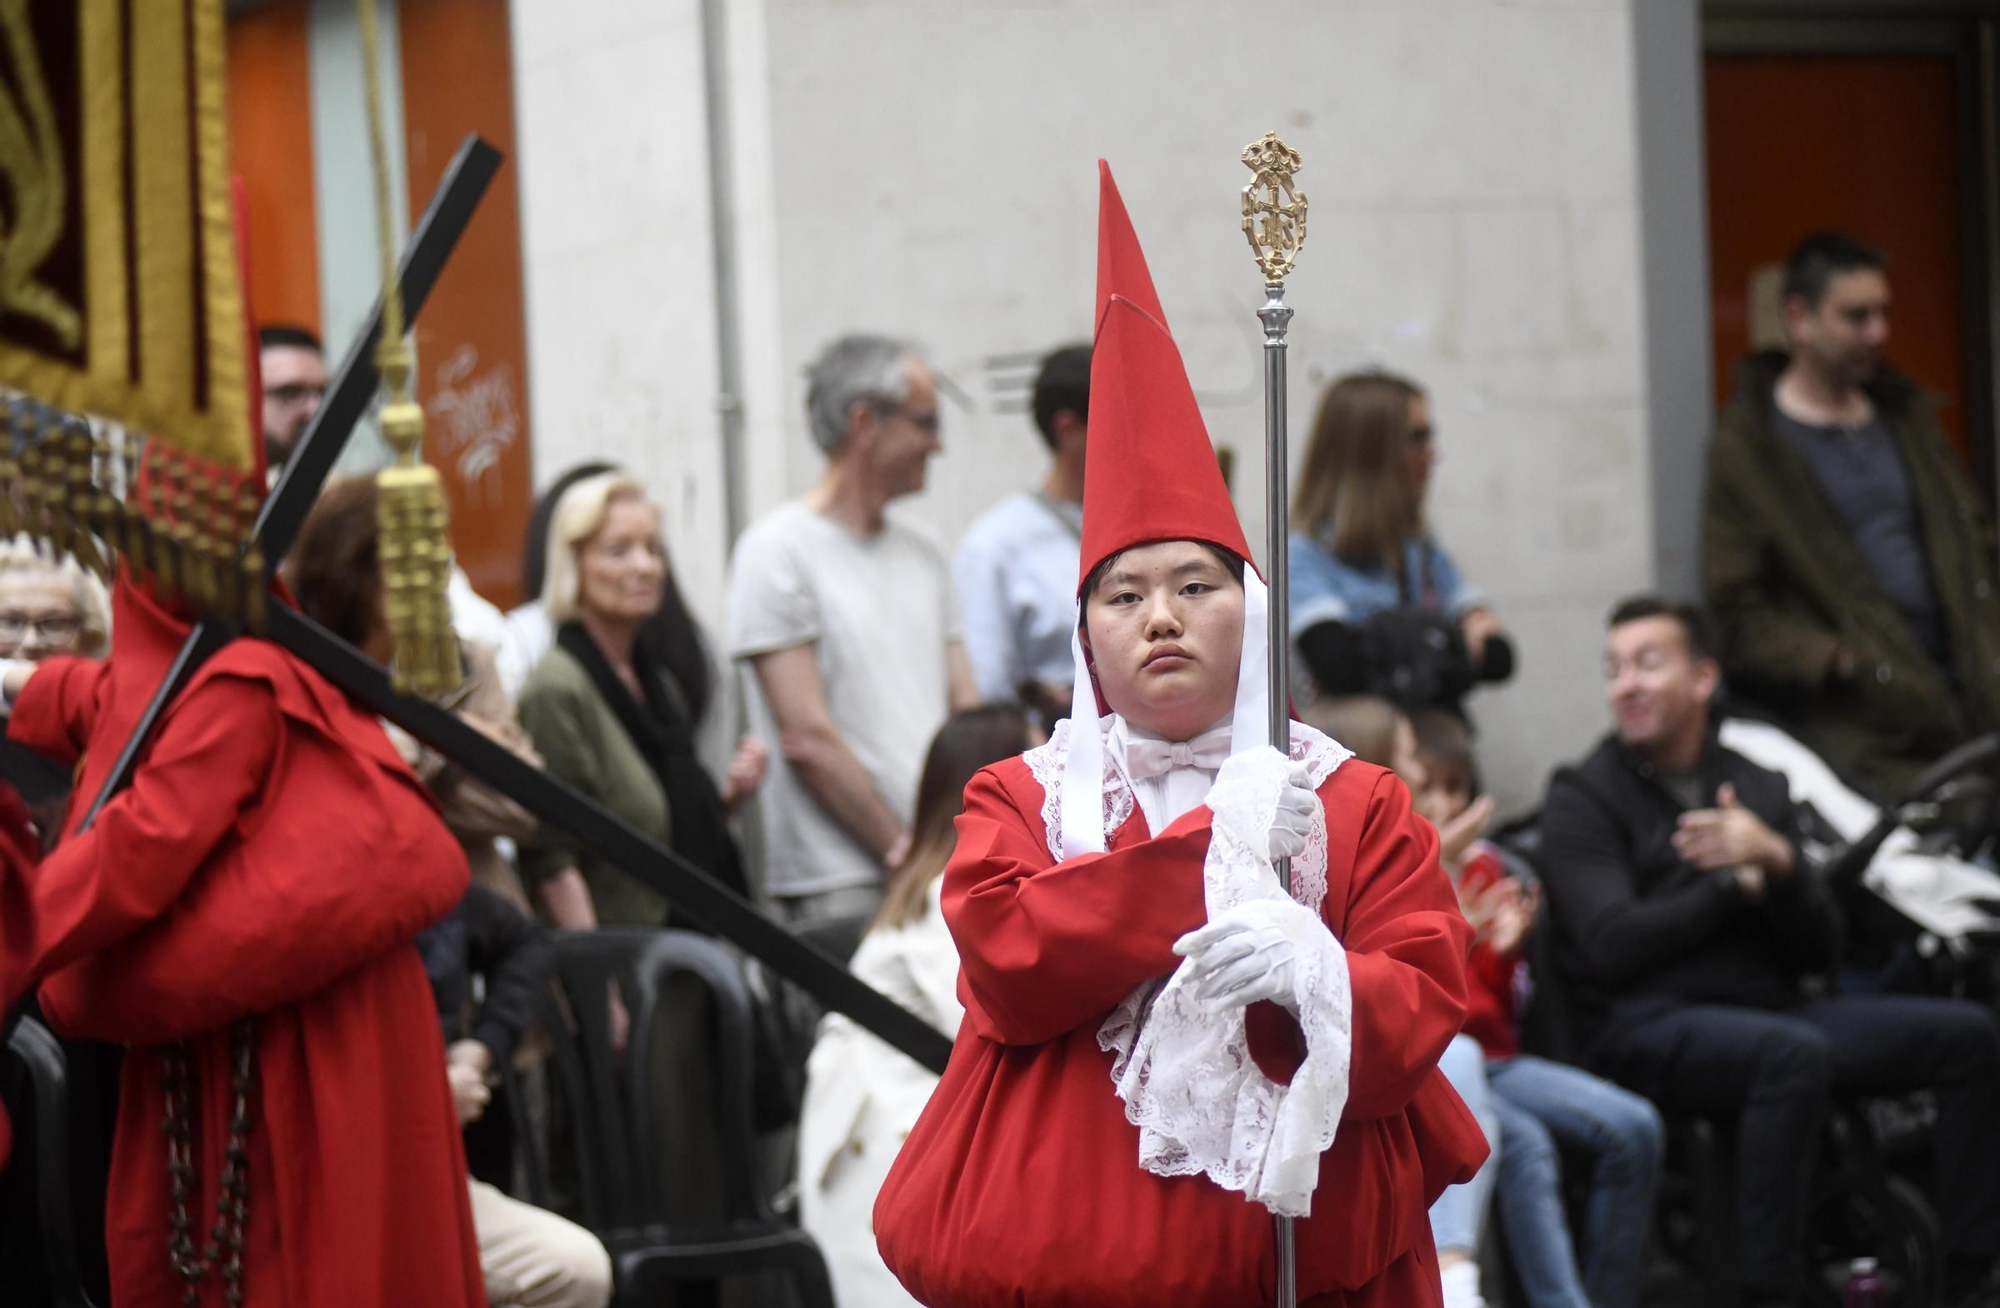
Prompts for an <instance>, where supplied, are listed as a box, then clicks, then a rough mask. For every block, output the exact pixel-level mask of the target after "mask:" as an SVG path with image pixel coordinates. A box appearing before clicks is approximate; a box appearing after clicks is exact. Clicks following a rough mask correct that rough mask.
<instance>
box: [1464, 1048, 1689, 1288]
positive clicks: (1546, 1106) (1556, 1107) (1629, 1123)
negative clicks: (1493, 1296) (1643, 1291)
mask: <svg viewBox="0 0 2000 1308" xmlns="http://www.w3.org/2000/svg"><path fill="white" fill-rule="evenodd" d="M1486 1082H1487V1086H1488V1088H1489V1092H1490V1095H1491V1100H1492V1105H1493V1111H1494V1114H1495V1115H1496V1116H1497V1117H1498V1118H1499V1119H1500V1132H1501V1135H1502V1137H1503V1138H1505V1140H1506V1141H1507V1149H1506V1152H1505V1153H1503V1154H1502V1155H1501V1159H1500V1178H1499V1194H1500V1226H1501V1229H1502V1230H1503V1231H1504V1232H1505V1233H1506V1236H1507V1249H1508V1251H1509V1252H1510V1253H1511V1254H1512V1255H1513V1257H1514V1270H1515V1271H1516V1272H1517V1273H1518V1274H1519V1275H1520V1278H1521V1288H1522V1290H1523V1291H1524V1292H1525V1293H1526V1296H1527V1300H1528V1304H1529V1306H1530V1308H1634V1305H1636V1304H1637V1303H1638V1302H1639V1283H1640V1279H1641V1277H1642V1276H1643V1274H1644V1271H1645V1252H1646V1233H1647V1230H1648V1228H1649V1226H1650V1225H1651V1223H1652V1218H1653V1196H1654V1192H1655V1191H1656V1190H1657V1189H1658V1188H1659V1183H1660V1155H1661V1149H1662V1147H1663V1142H1664V1140H1665V1136H1666V1128H1665V1127H1664V1126H1663V1125H1662V1123H1661V1121H1660V1114H1659V1110H1657V1109H1656V1108H1654V1107H1653V1105H1652V1103H1651V1102H1650V1101H1648V1100H1646V1099H1642V1098H1640V1097H1639V1096H1638V1095H1635V1094H1633V1093H1632V1092H1631V1091H1629V1090H1621V1089H1619V1088H1618V1087H1617V1086H1615V1085H1612V1084H1611V1083H1610V1082H1609V1081H1604V1080H1600V1079H1598V1078H1597V1077H1594V1076H1592V1075H1591V1074H1590V1073H1588V1072H1585V1071H1582V1070H1580V1069H1578V1068H1574V1067H1569V1066H1567V1065H1565V1064H1562V1063H1551V1062H1549V1061H1548V1060H1547V1059H1542V1058H1536V1057H1534V1056H1532V1055H1529V1054H1523V1055H1521V1056H1520V1057H1518V1058H1512V1059H1509V1060H1507V1061H1505V1062H1494V1063H1489V1064H1488V1065H1487V1068H1486ZM1565 1148H1566V1149H1569V1150H1571V1151H1572V1153H1573V1154H1582V1155H1587V1156H1588V1157H1589V1160H1590V1197H1589V1202H1588V1204H1587V1206H1586V1208H1585V1213H1584V1230H1583V1240H1582V1244H1583V1248H1584V1254H1585V1256H1584V1260H1583V1270H1582V1271H1581V1272H1580V1273H1579V1271H1578V1263H1577V1256H1576V1249H1575V1247H1574V1245H1573V1244H1572V1242H1571V1240H1570V1231H1569V1218H1568V1217H1567V1216H1566V1214H1565V1213H1564V1211H1563V1187H1562V1159H1561V1155H1560V1153H1559V1152H1558V1151H1559V1150H1560V1149H1565ZM1433 1212H1434V1213H1435V1210H1433ZM1433 1222H1434V1223H1435V1217H1434V1218H1433Z"/></svg>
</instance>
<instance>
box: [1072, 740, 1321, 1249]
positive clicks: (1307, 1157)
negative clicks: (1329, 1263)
mask: <svg viewBox="0 0 2000 1308" xmlns="http://www.w3.org/2000/svg"><path fill="white" fill-rule="evenodd" d="M1295 751H1296V744H1295ZM1341 757H1342V756H1340V755H1320V756H1319V757H1318V758H1317V759H1314V758H1310V757H1309V759H1308V768H1309V771H1310V773H1311V775H1312V781H1313V784H1314V785H1315V786H1318V785H1319V784H1320V783H1321V782H1323V781H1324V780H1325V779H1326V776H1327V775H1328V774H1330V773H1331V772H1332V771H1333V769H1334V767H1336V766H1338V764H1339V762H1340V761H1341ZM1294 766H1295V765H1294V764H1293V763H1292V762H1290V761H1289V760H1287V759H1286V758H1285V757H1284V756H1283V755H1281V754H1279V753H1278V752H1277V751H1276V750H1251V751H1246V752H1244V753H1242V754H1238V755H1236V756H1234V757H1232V758H1231V759H1230V760H1229V761H1228V762H1227V763H1225V764H1224V765H1223V767H1222V770H1221V771H1220V772H1219V773H1218V774H1217V775H1216V780H1215V786H1214V788H1213V789H1212V790H1211V791H1210V792H1209V797H1208V805H1209V808H1210V810H1211V811H1212V812H1213V813H1214V821H1213V824H1212V827H1211V834H1210V838H1209V847H1208V856H1207V858H1206V860H1205V861H1204V863H1203V867H1202V881H1203V889H1204V898H1205V900H1206V904H1207V909H1208V916H1209V920H1210V921H1213V920H1214V919H1215V918H1216V916H1217V915H1218V914H1220V913H1222V912H1223V911H1225V910H1227V909H1229V908H1232V907H1234V906H1235V905H1237V904H1241V903H1245V902H1247V901H1249V900H1252V899H1272V898H1279V897H1282V896H1283V895H1284V891H1283V890H1281V889H1280V888H1279V886H1278V882H1277V878H1276V877H1275V876H1274V875H1273V874H1272V871H1271V867H1270V864H1269V863H1268V862H1267V861H1265V858H1264V854H1263V851H1264V850H1265V849H1266V848H1268V842H1269V832H1270V827H1271V820H1272V817H1273V815H1274V814H1275V812H1276V810H1277V803H1278V796H1279V793H1280V791H1281V790H1282V788H1283V786H1284V782H1285V778H1286V775H1287V774H1288V773H1289V772H1290V771H1291V770H1292V768H1293V767H1294ZM1314 836H1315V837H1317V839H1318V841H1319V843H1320V848H1319V850H1318V851H1316V852H1320V853H1321V854H1322V857H1323V850H1324V841H1325V816H1324V814H1321V815H1319V817H1318V818H1317V819H1316V820H1315V823H1314ZM1298 889H1299V892H1300V898H1301V899H1304V898H1306V897H1307V896H1310V903H1308V904H1305V905H1302V907H1301V909H1300V911H1301V912H1311V913H1313V914H1314V923H1315V925H1319V926H1320V927H1321V929H1320V930H1318V931H1316V932H1312V933H1308V937H1307V938H1308V941H1309V943H1308V945H1307V946H1306V947H1304V948H1302V949H1300V950H1299V952H1298V953H1297V954H1296V955H1295V959H1294V965H1293V988H1294V995H1293V999H1294V1003H1295V1006H1296V1014H1297V1018H1298V1022H1299V1027H1300V1029H1301V1031H1302V1032H1303V1033H1304V1035H1305V1044H1306V1056H1305V1060H1304V1062H1303V1063H1302V1064H1301V1065H1300V1067H1299V1069H1298V1070H1297V1072H1296V1073H1294V1074H1293V1076H1292V1080H1291V1083H1290V1084H1289V1085H1278V1084H1277V1083H1275V1082H1273V1081H1272V1080H1270V1078H1268V1077H1266V1076H1265V1075H1264V1074H1263V1072H1262V1071H1261V1070H1260V1069H1259V1068H1258V1067H1257V1064H1256V1062H1255V1061H1254V1060H1253V1059H1252V1058H1251V1056H1250V1047H1249V1037H1248V1033H1247V1031H1246V1029H1245V1026H1244V1010H1243V1009H1240V1008H1233V1009H1231V1010H1229V1011H1228V1012H1227V1013H1226V1014H1224V1015H1223V1016H1220V1017H1212V1016H1210V1015H1209V1014H1208V1013H1207V1012H1206V1011H1205V1010H1204V1009H1203V1007H1202V1005H1201V1004H1199V1003H1198V1002H1196V1001H1195V999H1194V998H1193V996H1192V995H1191V994H1190V993H1189V992H1188V984H1187V981H1186V978H1187V976H1188V974H1189V969H1190V964H1188V963H1186V962H1183V963H1182V964H1181V966H1180V967H1179V968H1178V969H1176V970H1175V972H1174V973H1173V975H1172V976H1170V977H1169V978H1168V979H1167V981H1166V984H1165V985H1163V986H1160V987H1159V988H1158V990H1157V992H1152V991H1151V987H1146V988H1142V989H1141V990H1140V991H1138V992H1135V993H1134V994H1133V995H1132V996H1131V997H1130V998H1128V999H1127V1000H1126V1002H1125V1003H1124V1004H1121V1005H1120V1006H1119V1008H1118V1009H1117V1011H1116V1012H1114V1013H1113V1014H1112V1015H1111V1017H1110V1019H1108V1020H1107V1021H1106V1023H1105V1024H1104V1026H1103V1027H1102V1028H1101V1029H1100V1030H1099V1031H1098V1042H1099V1044H1100V1045H1101V1046H1102V1047H1103V1048H1105V1049H1108V1050H1111V1051H1113V1053H1114V1055H1115V1056H1114V1058H1113V1062H1112V1078H1113V1080H1114V1082H1115V1083H1116V1085H1117V1090H1118V1097H1119V1098H1120V1099H1122V1100H1124V1102H1125V1115H1126V1118H1127V1119H1128V1120H1130V1121H1131V1122H1132V1123H1133V1124H1134V1125H1136V1126H1137V1127H1138V1128H1139V1162H1140V1165H1141V1166H1143V1167H1145V1168H1146V1170H1148V1171H1150V1172H1153V1173H1155V1174H1156V1175H1160V1176H1191V1175H1194V1174H1196V1173H1200V1174H1202V1175H1205V1176H1207V1177H1208V1178H1209V1179H1210V1180H1212V1181H1214V1182H1215V1183H1216V1184H1217V1185H1219V1186H1221V1187H1222V1188H1224V1189H1226V1190H1234V1191H1236V1192H1237V1193H1239V1194H1243V1195H1245V1196H1247V1197H1248V1198H1251V1199H1254V1200H1256V1201H1257V1202H1259V1203H1261V1204H1263V1205H1264V1206H1265V1207H1267V1208H1269V1209H1270V1210H1271V1211H1272V1212H1274V1213H1279V1214H1283V1215H1286V1216H1292V1217H1304V1216H1307V1215H1308V1214H1309V1213H1310V1212H1311V1211H1312V1193H1313V1189H1314V1187H1315V1186H1316V1185H1317V1184H1318V1182H1319V1159H1320V1155H1321V1154H1323V1153H1324V1152H1325V1151H1326V1150H1327V1148H1328V1147H1329V1146H1331V1145H1332V1144H1333V1138H1334V1134H1335V1131H1336V1129H1337V1128H1338V1126H1339V1123H1340V1114H1341V1111H1342V1110H1343V1109H1344V1108H1345V1107H1346V1104H1347V1086H1348V1071H1349V1064H1350V1059H1351V1056H1352V1041H1353V995H1352V991H1351V988H1350V985H1349V980H1348V972H1347V952H1346V950H1344V949H1343V948H1342V947H1341V945H1340V942H1339V941H1338V940H1336V939H1334V936H1333V933H1332V932H1331V931H1328V930H1325V929H1324V926H1323V924H1321V923H1320V919H1319V918H1318V916H1317V910H1318V906H1319V900H1320V898H1322V897H1323V896H1324V894H1325V889H1326V883H1325V880H1324V872H1323V864H1322V871H1321V876H1320V878H1318V879H1317V884H1316V885H1308V884H1306V883H1304V882H1303V881H1302V882H1301V883H1300V885H1299V887H1298ZM1315 892H1317V893H1315Z"/></svg>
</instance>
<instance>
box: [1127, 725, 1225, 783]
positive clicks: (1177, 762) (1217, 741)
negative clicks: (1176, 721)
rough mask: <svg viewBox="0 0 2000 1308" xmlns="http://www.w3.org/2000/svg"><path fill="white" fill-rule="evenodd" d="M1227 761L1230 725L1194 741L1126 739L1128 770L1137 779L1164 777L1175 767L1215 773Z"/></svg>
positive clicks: (1207, 733) (1203, 733)
mask: <svg viewBox="0 0 2000 1308" xmlns="http://www.w3.org/2000/svg"><path fill="white" fill-rule="evenodd" d="M1228 761H1229V728H1228V727H1217V728H1215V729H1214V730H1213V731H1204V732H1202V733H1201V734H1200V735H1199V736H1196V737H1195V738H1194V739H1193V740H1175V741H1167V740H1146V739H1142V738H1134V739H1131V740H1127V741H1126V742H1125V770H1126V771H1127V772H1129V773H1130V774H1131V776H1132V780H1134V781H1145V780H1148V779H1150V778H1152V777H1163V776H1165V775H1166V774H1167V773H1169V772H1171V771H1173V770H1174V769H1175V768H1201V769H1202V770H1203V771H1206V772H1213V771H1215V770H1216V769H1217V768H1219V767H1221V766H1222V765H1223V764H1224V763H1226V762H1228Z"/></svg>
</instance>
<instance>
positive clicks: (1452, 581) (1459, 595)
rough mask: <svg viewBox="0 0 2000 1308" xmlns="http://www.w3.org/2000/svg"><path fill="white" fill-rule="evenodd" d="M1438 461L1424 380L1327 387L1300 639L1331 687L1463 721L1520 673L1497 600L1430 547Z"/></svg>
mask: <svg viewBox="0 0 2000 1308" xmlns="http://www.w3.org/2000/svg"><path fill="white" fill-rule="evenodd" d="M1436 462H1437V445H1436V438H1435V435H1434V433H1433V431H1432V428H1431V414H1430V401H1429V400H1428V398H1426V396H1425V395H1424V393H1423V391H1422V390H1421V389H1419V388H1418V387H1417V385H1416V384H1415V383H1414V382H1411V381H1408V380H1406V379H1404V378H1402V377H1397V376H1394V375H1393V374H1390V373H1386V372H1365V373H1355V374H1352V375H1350V376H1346V377H1342V378H1341V379H1340V380H1338V381H1336V382H1335V383H1334V384H1333V385H1332V386H1331V387H1329V388H1328V389H1327V392H1326V395H1325V397H1324V398H1323V399H1322V400H1321V401H1320V406H1319V412H1318V414H1317V415H1316V416H1315V417H1314V419H1313V431H1312V439H1311V442H1310V444H1309V445H1308V447H1307V450H1306V460H1305V466H1304V467H1303V468H1301V469H1300V473H1299V482H1298V490H1297V492H1296V493H1295V494H1294V496H1293V499H1292V533H1293V534H1292V538H1291V545H1290V549H1289V551H1288V554H1287V557H1288V558H1289V560H1290V563H1291V592H1290V596H1291V605H1292V630H1293V631H1295V632H1297V633H1298V646H1299V652H1300V654H1301V655H1302V656H1303V657H1304V661H1305V664H1306V666H1307V668H1308V669H1309V670H1310V671H1311V673H1312V676H1313V680H1314V682H1315V683H1316V685H1317V687H1318V689H1319V690H1320V691H1321V692H1322V693H1324V694H1328V695H1357V694H1367V695H1380V696H1383V697H1384V698H1387V699H1391V700H1394V701H1395V702H1396V703H1398V704H1400V705H1401V706H1402V707H1403V708H1405V709H1408V710H1416V709H1419V708H1427V707H1442V708H1449V709H1454V710H1456V709H1457V708H1458V707H1459V705H1460V703H1461V702H1462V701H1463V700H1464V698H1465V696H1466V694H1467V693H1468V692H1469V691H1471V690H1472V688H1473V687H1474V686H1475V685H1478V684H1479V683H1482V682H1494V681H1503V680H1505V679H1506V678H1507V677H1509V676H1510V675H1512V673H1513V670H1514V650H1513V646H1512V644H1511V643H1510V642H1509V641H1508V639H1507V636H1506V633H1505V632H1504V631H1502V630H1501V627H1500V622H1499V619H1497V618H1496V617H1494V616H1493V610H1492V609H1491V608H1489V607H1488V606H1487V603H1486V600H1485V598H1484V597H1483V596H1481V595H1480V594H1479V592H1478V591H1476V590H1474V589H1473V588H1472V587H1471V586H1469V585H1468V584H1466V582H1465V579H1464V578H1463V577H1461V576H1460V575H1459V571H1458V568H1457V566H1456V565H1455V564H1454V563H1453V562H1452V560H1451V558H1450V556H1449V555H1447V554H1446V553H1445V552H1444V550H1443V549H1442V548H1441V547H1440V546H1439V545H1438V543H1437V542H1436V541H1435V540H1433V539H1432V538H1431V536H1430V533H1429V530H1428V527H1427V525H1426V523H1425V520H1424V496H1425V492H1426V491H1427V490H1428V489H1429V487H1430V475H1431V468H1432V466H1433V465H1434V464H1435V463H1436Z"/></svg>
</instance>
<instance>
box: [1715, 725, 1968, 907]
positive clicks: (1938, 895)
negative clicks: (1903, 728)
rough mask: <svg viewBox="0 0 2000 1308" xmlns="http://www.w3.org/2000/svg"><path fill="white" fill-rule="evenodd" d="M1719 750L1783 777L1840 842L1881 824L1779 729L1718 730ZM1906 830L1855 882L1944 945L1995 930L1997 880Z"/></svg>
mask: <svg viewBox="0 0 2000 1308" xmlns="http://www.w3.org/2000/svg"><path fill="white" fill-rule="evenodd" d="M1720 736H1721V740H1722V746H1723V748H1725V749H1728V750H1731V751H1733V752H1735V753H1737V754H1741V755H1742V756H1743V757H1744V758H1747V759H1749V760H1750V761H1751V762H1752V763H1755V764H1756V765H1757V766H1758V767H1762V768H1769V769H1770V770H1771V771H1773V772H1777V773H1780V774H1782V775H1783V776H1784V778H1785V782H1786V786H1787V789H1788V790H1789V791H1790V793H1791V797H1792V802H1793V803H1795V804H1810V805H1811V806H1812V807H1813V809H1814V811H1816V812H1817V813H1818V814H1819V815H1820V816H1821V817H1822V818H1824V819H1826V821H1827V823H1828V824H1829V825H1830V826H1832V827H1833V829H1834V830H1835V831H1837V832H1839V833H1840V838H1841V839H1842V840H1847V841H1854V840H1859V839H1861V837H1862V836H1864V835H1866V834H1867V833H1868V829H1869V828H1870V827H1872V826H1874V825H1875V823H1876V822H1878V821H1880V820H1881V817H1882V810H1881V809H1879V808H1877V807H1876V806H1875V805H1874V804H1872V803H1870V802H1869V801H1868V800H1867V799H1865V798H1864V797H1862V796H1861V795H1859V794H1856V793H1855V792H1854V790H1852V789H1851V788H1850V787H1849V786H1848V785H1847V784H1846V783H1845V782H1843V781H1842V780H1841V779H1840V778H1839V777H1838V776H1837V775H1836V774H1835V773H1834V770H1833V769H1832V768H1830V767H1828V766H1827V764H1826V760H1824V759H1822V758H1821V757H1820V756H1819V755H1817V754H1815V753H1813V752H1812V751H1811V750H1809V749H1807V748H1806V747H1805V746H1804V745H1801V744H1800V743H1799V742H1798V741H1796V740H1794V739H1793V738H1792V737H1791V736H1790V735H1789V734H1787V733H1786V732H1785V731H1784V730H1783V729H1781V728H1779V727H1775V726H1772V725H1771V724H1770V723H1768V722H1756V721H1752V720H1750V719H1747V718H1730V719H1728V720H1727V721H1725V722H1724V723H1723V724H1722V728H1721V732H1720ZM1921 843H1922V840H1921V838H1920V837H1919V836H1918V835H1917V833H1916V832H1914V831H1912V830H1910V829H1909V828H1908V827H1900V826H1899V827H1897V828H1896V829H1895V830H1894V831H1891V832H1890V833H1889V836H1888V838H1887V839H1886V840H1884V841H1883V842H1882V847H1881V848H1880V849H1878V850H1876V851H1875V857H1874V858H1872V859H1870V860H1869V861H1868V869H1867V871H1866V872H1864V873H1863V874H1862V877H1861V883H1862V884H1863V885H1865V886H1867V887H1868V889H1869V890H1871V891H1873V892H1874V893H1875V894H1877V895H1879V896H1880V897H1881V898H1882V899H1884V900H1886V901H1887V902H1888V903H1889V904H1890V905H1891V906H1892V907H1894V908H1895V910H1896V911H1897V912H1899V913H1901V914H1902V915H1903V916H1904V917H1907V918H1909V919H1910V920H1911V921H1912V922H1914V923H1916V924H1917V925H1918V926H1919V927H1921V928H1922V929H1924V930H1926V931H1929V932H1931V933H1932V934H1933V935H1938V936H1942V937H1944V938H1945V939H1947V940H1955V939H1958V938H1959V937H1961V936H1965V935H1968V934H1971V933H1974V932H1990V931H1994V930H1996V929H2000V919H1996V918H1995V917H1994V916H1993V915H1992V914H1991V913H1989V912H1987V911H1986V909H1985V907H1983V905H1985V904H1989V903H1993V902H1996V901H2000V877H1996V876H1995V875H1994V874H1993V873H1991V872H1989V871H1987V870H1986V869H1985V868H1983V867H1980V866H1978V865H1977V864H1973V863H1968V862H1966V861H1965V860H1963V859H1957V858H1951V857H1949V856H1947V855H1944V854H1933V853H1928V852H1926V851H1925V850H1923V849H1921V848H1919V846H1920V845H1921Z"/></svg>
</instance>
